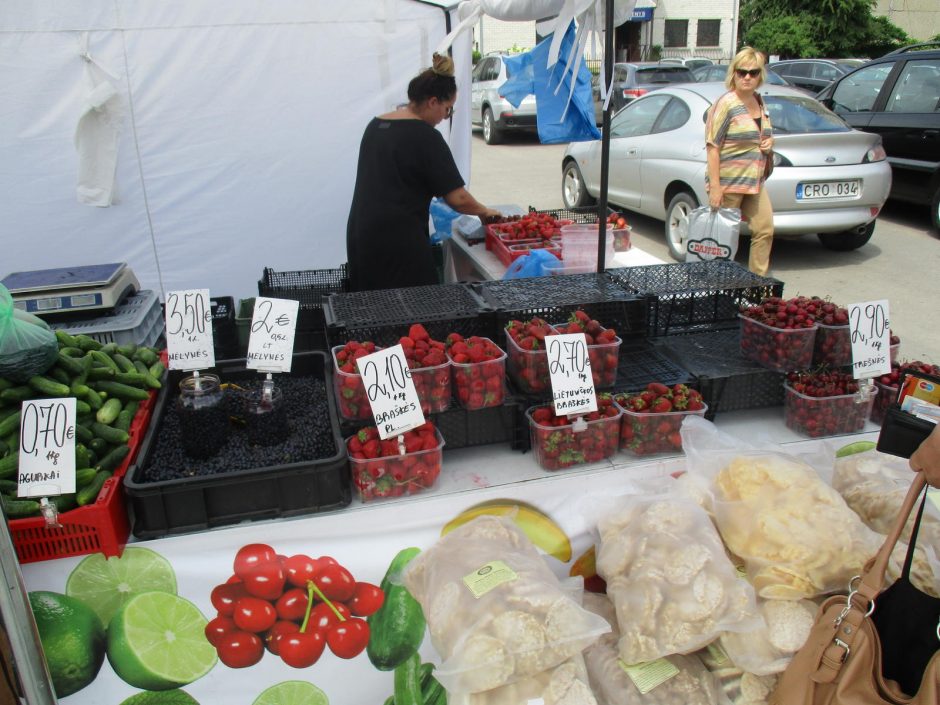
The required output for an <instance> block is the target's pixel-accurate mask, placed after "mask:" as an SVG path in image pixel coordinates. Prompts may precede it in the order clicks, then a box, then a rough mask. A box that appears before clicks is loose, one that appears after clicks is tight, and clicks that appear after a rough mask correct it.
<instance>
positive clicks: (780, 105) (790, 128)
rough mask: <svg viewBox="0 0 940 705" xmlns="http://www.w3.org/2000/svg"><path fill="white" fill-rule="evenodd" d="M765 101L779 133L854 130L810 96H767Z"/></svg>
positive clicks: (775, 130)
mask: <svg viewBox="0 0 940 705" xmlns="http://www.w3.org/2000/svg"><path fill="white" fill-rule="evenodd" d="M764 101H765V102H766V104H767V110H768V112H770V120H771V122H772V123H773V127H774V132H777V133H781V134H782V133H786V134H805V133H809V132H848V131H849V130H851V129H852V128H850V127H849V126H848V125H847V124H846V123H845V122H844V121H843V120H842V118H840V117H839V116H838V115H836V114H835V113H833V112H832V111H830V110H829V109H828V108H826V106H824V105H823V104H822V103H820V102H819V101H816V100H814V99H813V98H810V97H809V96H806V97H803V96H790V95H765V96H764Z"/></svg>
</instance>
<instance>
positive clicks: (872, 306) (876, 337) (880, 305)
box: [849, 299, 891, 379]
mask: <svg viewBox="0 0 940 705" xmlns="http://www.w3.org/2000/svg"><path fill="white" fill-rule="evenodd" d="M849 335H850V336H851V340H852V376H853V377H855V379H866V378H868V377H880V376H881V375H886V374H889V373H890V372H891V322H890V320H889V319H888V301H887V299H885V300H883V301H868V302H866V303H861V304H852V305H851V306H849Z"/></svg>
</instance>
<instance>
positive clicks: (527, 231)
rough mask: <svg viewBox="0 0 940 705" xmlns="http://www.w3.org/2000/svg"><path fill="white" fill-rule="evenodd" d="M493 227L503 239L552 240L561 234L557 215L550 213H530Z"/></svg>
mask: <svg viewBox="0 0 940 705" xmlns="http://www.w3.org/2000/svg"><path fill="white" fill-rule="evenodd" d="M493 229H494V230H495V231H496V232H498V233H500V234H501V235H502V236H503V237H502V239H503V240H509V241H513V240H531V239H542V240H550V239H552V238H553V237H560V236H561V225H560V223H559V222H558V219H557V218H555V216H553V215H551V214H549V213H528V214H526V215H524V216H522V217H520V218H518V219H517V220H514V221H512V222H509V223H499V224H496V225H494V226H493Z"/></svg>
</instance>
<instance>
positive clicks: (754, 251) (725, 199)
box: [721, 188, 774, 277]
mask: <svg viewBox="0 0 940 705" xmlns="http://www.w3.org/2000/svg"><path fill="white" fill-rule="evenodd" d="M721 207H722V208H740V209H741V215H742V216H743V217H744V218H746V219H747V224H748V227H749V228H750V230H751V255H750V257H749V259H748V262H747V268H748V269H750V270H751V271H752V272H754V274H759V275H760V276H762V277H764V276H767V271H768V270H769V269H770V248H771V247H772V246H773V242H774V210H773V206H771V205H770V196H768V195H767V189H765V188H762V189H761V190H760V193H725V194H724V195H723V196H722V199H721Z"/></svg>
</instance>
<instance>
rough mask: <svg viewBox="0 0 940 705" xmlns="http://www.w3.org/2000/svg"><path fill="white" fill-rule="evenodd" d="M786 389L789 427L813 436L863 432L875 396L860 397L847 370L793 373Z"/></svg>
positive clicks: (786, 412) (785, 411) (785, 386)
mask: <svg viewBox="0 0 940 705" xmlns="http://www.w3.org/2000/svg"><path fill="white" fill-rule="evenodd" d="M784 388H785V390H786V397H785V399H784V420H785V422H786V425H787V428H789V429H791V430H793V431H796V432H797V433H802V434H804V435H806V436H810V437H811V438H817V437H819V436H833V435H836V434H840V433H854V432H856V431H860V430H861V429H862V428H863V427H864V426H865V421H866V420H867V419H868V416H869V414H870V413H871V406H872V402H873V399H868V400H862V399H860V397H859V396H858V395H857V394H856V392H858V382H857V381H856V380H855V379H854V378H853V377H852V375H851V374H849V373H847V372H841V371H838V370H819V371H813V372H791V373H789V374H788V375H787V381H786V384H785V385H784ZM873 391H874V390H873Z"/></svg>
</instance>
